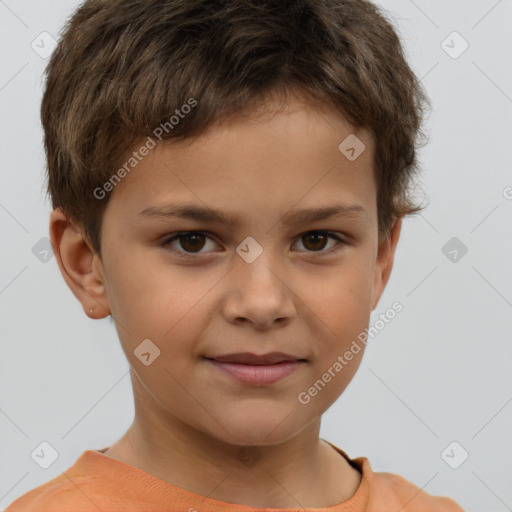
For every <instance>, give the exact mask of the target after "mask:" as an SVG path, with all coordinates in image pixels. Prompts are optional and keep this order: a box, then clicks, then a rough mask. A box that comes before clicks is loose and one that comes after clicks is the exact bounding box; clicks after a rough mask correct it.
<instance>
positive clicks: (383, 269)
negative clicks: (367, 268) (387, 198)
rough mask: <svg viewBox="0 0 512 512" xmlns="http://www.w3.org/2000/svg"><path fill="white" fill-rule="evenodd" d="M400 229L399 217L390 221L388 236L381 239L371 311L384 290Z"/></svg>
mask: <svg viewBox="0 0 512 512" xmlns="http://www.w3.org/2000/svg"><path fill="white" fill-rule="evenodd" d="M401 229H402V218H401V217H399V218H397V219H396V220H395V221H394V222H393V223H392V227H391V230H390V233H389V236H388V237H387V238H386V239H385V240H382V242H381V243H380V245H379V248H378V253H377V261H376V264H375V273H374V283H373V295H372V311H373V310H374V309H375V308H376V307H377V304H378V303H379V300H380V297H381V295H382V293H383V292H384V288H385V287H386V284H387V283H388V280H389V276H390V275H391V270H392V269H393V259H394V256H395V251H396V246H397V244H398V239H399V238H400V231H401Z"/></svg>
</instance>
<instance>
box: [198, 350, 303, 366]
mask: <svg viewBox="0 0 512 512" xmlns="http://www.w3.org/2000/svg"><path fill="white" fill-rule="evenodd" d="M205 357H206V359H213V360H215V361H218V362H219V363H239V364H248V365H271V364H276V363H282V362H286V361H291V362H294V361H305V359H301V358H299V357H297V356H293V355H291V354H285V353H284V352H268V353H266V354H254V353H252V352H237V353H234V354H223V355H218V356H205Z"/></svg>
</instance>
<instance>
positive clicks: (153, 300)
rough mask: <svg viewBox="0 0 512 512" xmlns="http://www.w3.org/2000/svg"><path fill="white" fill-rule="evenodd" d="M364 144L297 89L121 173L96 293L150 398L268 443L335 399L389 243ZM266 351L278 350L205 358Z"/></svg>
mask: <svg viewBox="0 0 512 512" xmlns="http://www.w3.org/2000/svg"><path fill="white" fill-rule="evenodd" d="M353 133H356V134H357V137H358V138H359V140H360V141H362V142H363V143H364V145H365V150H364V151H363V152H362V153H361V154H360V156H359V157H358V158H356V159H355V160H353V161H351V160H349V159H348V158H346V156H345V155H344V154H342V152H340V150H339V149H338V146H339V145H340V143H341V142H342V141H343V140H344V139H345V138H346V137H347V136H348V135H350V134H353ZM373 150H374V146H373V142H372V139H371V137H370V136H369V134H368V133H367V132H365V131H361V132H354V131H353V129H352V128H351V127H350V126H349V125H348V124H346V123H345V122H344V121H343V119H340V118H339V117H338V116H336V115H334V114H333V113H329V112H327V111H319V110H318V109H314V108H311V107H306V106H305V105H303V104H301V103H297V104H292V105H289V106H288V109H287V110H283V111H280V112H278V113H274V114H273V115H271V114H268V115H265V116H261V117H256V116H255V117H252V118H248V117H238V118H232V119H230V120H229V121H225V122H224V123H223V124H222V125H220V126H216V127H213V128H211V129H210V130H209V131H208V132H207V133H206V134H204V135H202V136H201V137H199V138H197V139H195V140H193V141H190V140H189V141H186V143H179V144H167V145H160V146H157V147H156V148H155V149H152V150H151V151H150V152H149V154H148V155H147V156H146V157H144V158H143V159H142V161H141V162H140V163H139V164H138V165H137V166H136V167H135V168H134V169H133V170H132V171H131V173H130V174H129V175H128V176H126V177H125V178H124V179H123V181H122V182H121V183H119V184H118V185H117V186H116V187H115V189H114V191H113V192H112V195H111V198H110V200H109V204H108V206H107V209H106V211H105V215H104V218H103V225H102V232H101V246H102V258H101V260H100V259H99V258H97V256H95V268H96V269H97V270H98V275H99V276H101V281H102V283H103V285H104V295H103V297H102V296H100V295H101V292H98V291H95V292H91V293H96V300H103V301H104V304H105V307H106V309H108V310H109V312H111V314H112V316H113V318H114V321H115V325H116V328H117V331H118V334H119V338H120V341H121V343H122V347H123V350H124V352H125V354H126V357H127V358H128V361H129V363H130V365H131V367H132V372H133V374H132V377H133V375H134V376H135V378H134V379H133V385H134V387H135V388H136V389H135V393H136V394H137V393H139V394H143V395H144V396H145V397H146V398H145V400H146V405H145V407H146V408H147V410H148V411H149V410H152V411H153V413H154V412H155V411H158V412H157V414H159V415H162V416H165V417H167V418H168V419H169V418H174V419H177V420H179V421H181V422H184V423H185V424H187V425H190V426H191V427H193V428H195V429H198V430H199V431H201V432H204V433H207V434H209V435H211V436H213V437H215V438H216V439H218V440H220V441H224V442H227V443H232V444H240V445H242V444H251V445H270V444H275V443H279V442H282V441H284V440H286V439H289V438H291V437H292V436H294V435H296V434H297V433H298V432H300V431H301V429H303V428H304V427H305V426H306V425H308V424H311V423H312V422H314V421H315V420H317V419H318V418H319V417H320V415H321V414H322V413H323V412H324V411H325V410H326V409H327V408H328V407H329V406H330V405H331V404H332V403H333V402H334V401H335V400H336V399H337V397H338V396H339V395H340V394H341V393H342V392H343V390H344V389H345V388H346V386H347V385H348V383H349V382H350V380H351V379H352V377H353V375H354V373H355V372H356V370H357V368H358V366H359V364H360V361H361V357H362V355H363V351H364V350H363V349H364V345H363V344H360V345H361V350H360V351H359V352H358V353H356V354H353V357H352V359H351V360H350V361H347V360H346V359H344V360H345V362H346V364H344V365H342V366H343V368H342V369H341V370H338V371H336V369H333V368H339V366H337V367H336V366H335V363H336V362H337V361H338V364H341V363H339V359H338V356H343V355H344V354H345V353H346V352H347V350H349V349H350V347H351V345H352V344H353V342H354V340H357V337H358V335H359V334H360V333H361V332H363V331H364V330H365V328H367V327H368V323H369V317H370V312H371V310H372V309H373V308H374V307H375V306H376V304H377V301H378V300H379V297H380V295H381V293H382V291H383V288H384V286H385V284H386V281H387V278H388V276H389V272H390V266H391V262H392V256H393V251H394V245H391V246H390V243H389V242H388V243H384V244H382V246H381V247H379V244H378V232H377V204H376V185H375V182H374V178H373V172H372V155H373ZM185 207H187V208H185ZM179 208H181V215H180V214H178V213H179V211H180V210H179ZM329 208H333V209H338V210H337V213H335V214H331V215H330V216H327V217H325V218H322V217H321V216H319V215H317V216H316V217H315V216H314V215H311V211H310V210H317V209H329ZM200 210H201V211H203V214H202V216H201V215H199V211H200ZM306 211H310V212H309V213H310V215H309V217H308V216H307V215H306V213H307V212H306ZM204 212H206V213H210V215H205V214H204ZM212 212H215V214H214V215H211V214H212ZM331 213H332V212H331ZM397 225H398V226H399V223H397ZM84 307H85V306H84ZM144 340H146V341H144ZM148 340H149V341H148ZM272 352H281V353H285V354H288V356H290V357H288V359H289V360H288V362H277V361H278V360H281V361H282V360H283V359H286V358H284V356H282V357H280V358H279V357H278V358H277V359H276V360H274V364H273V365H272V366H273V367H272V366H271V365H270V361H265V360H259V361H258V362H259V364H258V365H255V364H253V365H247V364H242V363H241V360H238V362H236V358H235V357H234V356H231V364H230V363H229V362H220V361H217V362H214V361H212V359H215V358H219V359H220V356H221V355H228V354H234V353H237V354H240V353H251V354H256V355H265V354H269V353H272ZM227 359H228V360H229V359H230V358H229V357H228V358H227ZM239 359H240V358H239ZM290 359H291V360H292V361H290ZM246 362H247V361H246ZM253 362H254V361H253ZM263 362H266V363H267V364H266V365H265V364H261V363H263ZM258 366H259V368H258ZM329 369H331V371H330V375H331V378H330V379H329V380H328V382H325V381H326V380H327V379H326V378H325V377H324V379H323V382H324V385H323V386H321V387H319V386H318V385H317V391H316V393H315V392H314V391H313V392H308V390H310V389H311V388H312V386H314V384H315V382H317V381H318V380H319V379H322V375H324V374H325V373H326V372H327V373H329ZM137 388H138V390H137Z"/></svg>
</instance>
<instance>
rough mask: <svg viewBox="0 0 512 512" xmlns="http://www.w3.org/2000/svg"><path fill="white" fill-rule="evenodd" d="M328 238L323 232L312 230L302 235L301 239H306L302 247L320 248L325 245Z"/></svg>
mask: <svg viewBox="0 0 512 512" xmlns="http://www.w3.org/2000/svg"><path fill="white" fill-rule="evenodd" d="M328 238H329V237H328V236H327V235H326V234H325V233H320V232H313V233H307V234H306V235H302V240H303V241H306V240H307V241H308V242H307V243H304V247H306V249H308V250H310V251H320V250H322V249H323V248H324V247H325V245H326V243H327V240H328Z"/></svg>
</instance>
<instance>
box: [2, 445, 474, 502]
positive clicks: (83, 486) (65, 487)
mask: <svg viewBox="0 0 512 512" xmlns="http://www.w3.org/2000/svg"><path fill="white" fill-rule="evenodd" d="M329 444H331V443H329ZM331 446H333V448H334V449H335V450H337V451H338V452H339V453H340V454H341V455H342V456H343V457H345V458H346V459H347V461H348V462H349V463H350V464H351V465H352V466H354V467H355V468H357V469H358V470H359V471H360V472H361V474H362V478H361V483H360V485H359V487H358V489H357V491H356V493H355V494H354V496H352V497H351V498H350V499H349V500H347V501H344V502H343V503H339V504H338V505H334V506H332V507H327V508H323V509H320V508H313V509H301V508H293V509H291V508H287V509H277V508H254V507H248V506H245V505H236V504H233V503H227V502H223V501H218V500H214V499H210V498H206V497H204V496H200V495H198V494H195V493H193V492H190V491H186V490H185V489H181V488H179V487H176V486H174V485H171V484H169V483H167V482H165V481H163V480H160V479H159V478H156V477H155V476H153V475H150V474H149V473H146V472H144V471H142V470H141V469H138V468H136V467H133V466H130V465H128V464H125V463H124V462H121V461H118V460H117V459H113V458H111V457H109V456H108V455H104V454H103V453H102V452H103V451H105V450H107V448H104V449H103V450H98V451H96V450H86V451H85V452H83V453H82V455H81V456H80V457H79V458H78V460H77V461H76V462H75V464H74V465H73V466H71V467H70V468H69V469H68V470H67V471H64V472H63V473H62V474H61V475H59V476H58V477H56V478H54V479H53V480H50V481H49V482H46V483H45V484H43V485H41V486H39V487H36V488H35V489H32V490H31V491H29V492H27V493H26V494H24V495H23V496H21V497H19V498H18V499H16V500H15V501H14V502H13V503H11V504H10V505H9V506H8V507H7V509H6V510H5V512H307V511H318V512H320V511H321V510H324V511H328V512H397V511H398V510H400V511H401V512H464V511H463V509H462V508H461V507H460V506H459V505H457V504H456V503H455V502H454V501H453V500H452V499H450V498H444V497H443V498H442V497H434V496H431V495H430V494H427V493H426V492H424V491H422V490H421V489H420V488H418V487H416V486H415V485H414V484H412V483H410V482H408V481H407V480H405V479H404V478H402V477H401V476H398V475H394V474H392V473H374V472H373V471H372V468H371V467H370V463H369V462H368V459H367V458H366V457H359V458H357V459H353V460H351V459H349V457H348V456H347V454H346V453H345V452H344V451H342V450H340V449H339V448H337V447H336V446H334V445H332V444H331Z"/></svg>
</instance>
